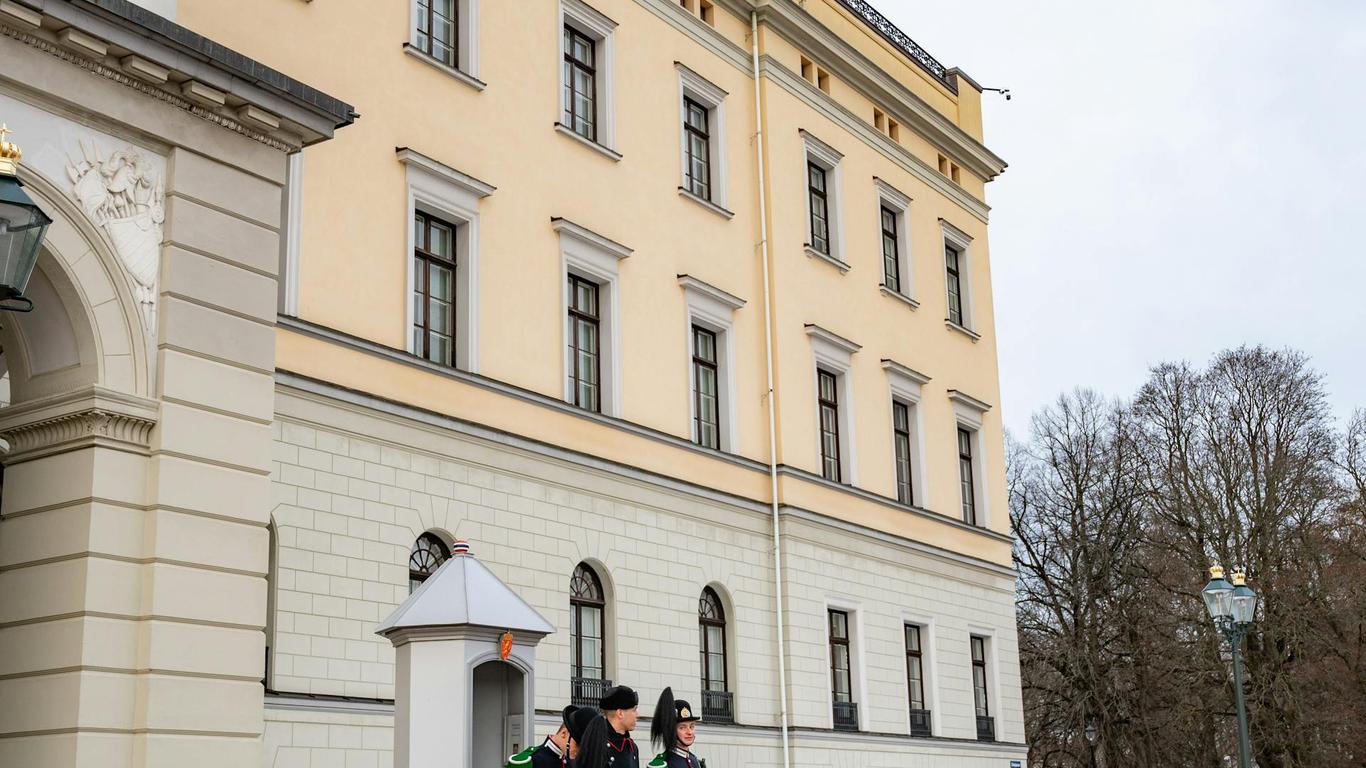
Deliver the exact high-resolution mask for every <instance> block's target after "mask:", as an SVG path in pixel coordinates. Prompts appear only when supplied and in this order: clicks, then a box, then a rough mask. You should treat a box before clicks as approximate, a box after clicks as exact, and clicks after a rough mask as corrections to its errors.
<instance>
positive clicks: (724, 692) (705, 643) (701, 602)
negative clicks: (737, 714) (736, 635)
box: [697, 587, 734, 722]
mask: <svg viewBox="0 0 1366 768" xmlns="http://www.w3.org/2000/svg"><path fill="white" fill-rule="evenodd" d="M697 622H698V634H699V636H700V637H699V645H698V648H699V649H700V652H701V654H702V658H701V663H702V667H701V668H702V716H703V717H704V718H710V719H714V720H719V721H721V722H731V721H732V719H733V718H734V711H733V709H732V707H731V695H730V686H728V685H727V684H726V612H725V608H724V607H722V605H721V597H720V596H719V595H717V594H716V590H714V589H712V588H711V587H706V588H705V589H703V590H702V596H701V597H700V598H698V601H697Z"/></svg>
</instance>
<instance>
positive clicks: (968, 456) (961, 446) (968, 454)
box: [958, 427, 977, 525]
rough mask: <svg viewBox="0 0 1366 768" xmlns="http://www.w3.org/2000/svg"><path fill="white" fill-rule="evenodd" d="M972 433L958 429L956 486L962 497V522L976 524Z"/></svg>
mask: <svg viewBox="0 0 1366 768" xmlns="http://www.w3.org/2000/svg"><path fill="white" fill-rule="evenodd" d="M972 474H973V472H972V433H971V432H969V431H968V430H966V429H963V428H962V427H959V428H958V485H959V487H960V488H961V491H962V495H963V522H965V523H967V524H969V525H976V524H977V495H976V490H975V488H974V487H973V486H974V483H973V477H972Z"/></svg>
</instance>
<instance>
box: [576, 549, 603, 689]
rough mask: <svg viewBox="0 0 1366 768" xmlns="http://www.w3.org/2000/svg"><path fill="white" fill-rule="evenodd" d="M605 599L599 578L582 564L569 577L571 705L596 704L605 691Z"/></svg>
mask: <svg viewBox="0 0 1366 768" xmlns="http://www.w3.org/2000/svg"><path fill="white" fill-rule="evenodd" d="M606 607H607V600H606V598H605V596H604V594H603V591H602V581H601V580H599V579H598V575H597V574H596V573H594V572H593V569H592V568H590V567H588V565H587V564H585V563H579V564H578V566H576V567H575V568H574V575H573V576H572V577H570V579H569V654H570V676H571V677H572V678H573V691H572V698H573V699H574V701H573V702H571V703H573V704H576V705H580V706H584V705H589V704H591V705H593V706H597V700H598V698H600V697H601V695H602V694H603V693H604V692H606V690H607V686H608V682H607V681H606V680H604V679H603V678H604V677H606V674H607V643H606V641H605V633H604V632H603V625H604V622H603V614H604V613H605V610H606Z"/></svg>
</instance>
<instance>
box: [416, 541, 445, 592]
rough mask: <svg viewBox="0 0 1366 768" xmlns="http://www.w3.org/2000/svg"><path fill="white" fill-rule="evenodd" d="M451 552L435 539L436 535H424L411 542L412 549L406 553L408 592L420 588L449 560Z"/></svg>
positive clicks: (443, 543)
mask: <svg viewBox="0 0 1366 768" xmlns="http://www.w3.org/2000/svg"><path fill="white" fill-rule="evenodd" d="M450 557H451V551H450V550H449V549H447V547H446V542H444V541H442V540H441V539H439V538H437V536H436V534H433V533H424V534H422V535H421V536H418V537H417V541H415V542H413V549H412V551H411V552H409V553H408V591H409V592H413V591H415V590H416V589H417V588H418V587H420V586H422V582H424V581H426V580H427V579H428V578H429V577H430V576H431V575H432V574H433V573H436V569H437V568H440V567H441V564H442V563H444V562H446V561H447V560H449V559H450Z"/></svg>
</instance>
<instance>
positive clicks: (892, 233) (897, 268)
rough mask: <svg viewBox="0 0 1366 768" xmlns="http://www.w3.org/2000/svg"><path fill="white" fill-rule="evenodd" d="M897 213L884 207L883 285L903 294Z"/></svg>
mask: <svg viewBox="0 0 1366 768" xmlns="http://www.w3.org/2000/svg"><path fill="white" fill-rule="evenodd" d="M896 219H897V212H896V211H894V210H892V209H890V208H888V207H887V206H885V205H884V206H882V284H883V285H885V286H887V288H888V289H889V290H893V291H896V292H898V293H900V292H901V254H900V253H898V252H897V232H896Z"/></svg>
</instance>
